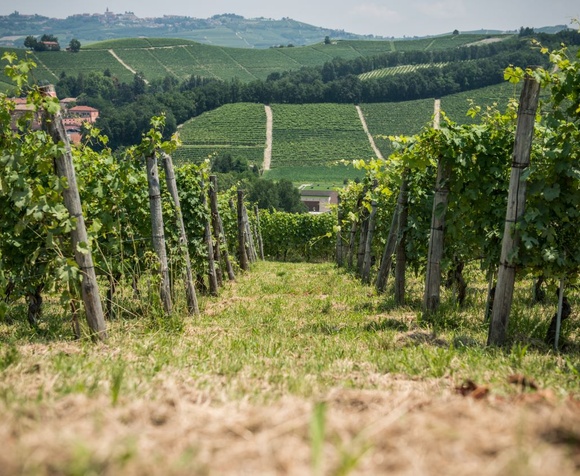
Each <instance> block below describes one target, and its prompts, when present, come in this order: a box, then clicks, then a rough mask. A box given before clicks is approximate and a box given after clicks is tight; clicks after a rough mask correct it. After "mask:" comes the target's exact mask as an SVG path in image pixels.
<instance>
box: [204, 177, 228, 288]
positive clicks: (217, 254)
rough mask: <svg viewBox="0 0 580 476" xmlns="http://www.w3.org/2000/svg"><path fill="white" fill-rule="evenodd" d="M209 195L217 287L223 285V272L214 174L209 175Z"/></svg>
mask: <svg viewBox="0 0 580 476" xmlns="http://www.w3.org/2000/svg"><path fill="white" fill-rule="evenodd" d="M207 194H208V197H209V210H210V214H211V229H212V230H213V239H214V240H215V245H214V247H213V259H214V267H215V277H216V281H217V285H218V287H221V286H223V281H224V279H223V272H222V252H221V239H220V223H219V213H218V203H217V178H216V176H215V175H210V177H209V189H208V191H207Z"/></svg>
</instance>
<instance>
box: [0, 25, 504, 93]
mask: <svg viewBox="0 0 580 476" xmlns="http://www.w3.org/2000/svg"><path fill="white" fill-rule="evenodd" d="M497 38H498V39H505V38H509V36H501V35H500V36H497ZM484 39H488V38H487V35H448V36H442V37H437V38H429V39H417V40H388V41H379V40H373V41H370V40H369V41H354V40H344V41H335V42H332V43H331V44H324V42H322V41H320V42H319V43H317V44H314V45H310V46H302V47H292V48H289V47H285V48H270V49H265V50H257V49H247V48H228V47H220V46H210V45H204V44H201V43H197V42H193V41H188V40H180V39H175V38H133V39H123V40H110V41H104V42H99V43H94V44H92V45H88V46H85V47H83V48H82V49H81V50H80V51H79V52H78V53H70V52H66V51H45V52H34V53H32V57H33V59H34V60H35V61H36V63H37V64H38V69H37V70H36V71H35V73H34V75H35V78H36V79H37V80H44V81H49V82H55V81H57V80H58V78H59V77H61V75H62V74H66V75H67V76H77V75H78V74H79V73H83V74H88V73H90V72H97V73H103V72H104V71H105V70H108V71H110V73H111V75H113V76H115V77H117V78H118V79H119V80H120V81H125V82H131V81H132V79H133V76H134V74H135V72H140V73H142V74H143V75H144V77H145V79H147V80H149V81H151V80H154V79H161V78H164V77H165V76H167V75H169V76H172V77H174V78H176V79H178V80H185V79H187V78H188V77H190V76H191V75H194V76H201V77H207V78H214V79H221V80H231V79H234V78H237V79H239V80H240V81H242V82H249V81H252V80H256V79H262V80H264V79H266V78H267V77H268V76H269V75H270V74H272V73H282V72H284V71H288V70H296V69H299V68H301V67H303V66H319V65H320V66H321V65H323V64H324V63H325V62H327V61H329V60H331V59H333V58H341V59H344V60H351V59H356V58H363V57H369V56H375V55H379V54H382V53H388V52H397V51H400V52H404V51H438V50H447V49H450V48H456V47H458V46H462V45H468V44H472V43H477V42H478V41H481V40H484ZM488 40H489V39H488ZM4 51H13V52H15V53H16V54H17V55H18V56H19V57H23V56H24V55H25V50H22V49H6V48H0V55H1V54H2V53H3V52H4ZM2 77H3V75H2V76H0V80H2V79H1V78H2ZM3 82H4V83H6V80H5V79H4V80H3ZM0 86H2V85H0Z"/></svg>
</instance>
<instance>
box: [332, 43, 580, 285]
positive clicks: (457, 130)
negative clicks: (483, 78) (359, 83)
mask: <svg viewBox="0 0 580 476" xmlns="http://www.w3.org/2000/svg"><path fill="white" fill-rule="evenodd" d="M543 52H544V53H547V49H544V50H543ZM549 58H550V61H551V63H553V65H554V66H557V68H553V71H554V72H553V73H549V72H548V71H547V70H545V69H537V70H535V71H528V74H530V75H533V77H535V78H536V80H537V81H540V82H541V83H542V85H543V86H544V87H545V88H546V93H545V94H544V98H545V99H544V100H543V101H542V103H543V104H542V105H541V107H540V112H539V114H538V116H537V118H536V130H535V140H534V143H533V147H532V156H531V166H530V167H529V168H528V169H527V170H526V172H525V173H524V179H525V180H527V182H528V196H527V204H526V211H525V215H524V217H523V220H522V221H521V222H520V223H518V224H517V225H516V226H517V232H518V235H519V237H520V241H518V248H517V250H516V252H515V253H514V254H513V255H511V256H510V257H509V260H510V261H511V262H513V264H514V265H515V266H517V269H518V271H519V272H520V274H526V273H531V274H532V275H542V276H544V277H549V278H552V279H554V280H555V279H558V278H565V279H566V280H567V281H568V282H570V281H573V282H575V281H576V280H577V277H578V269H579V268H580V248H579V247H578V241H577V240H576V239H575V238H574V236H575V231H574V230H575V229H577V228H578V227H579V226H580V221H579V217H580V215H579V213H578V204H579V203H580V202H579V200H580V192H579V190H580V183H579V180H580V174H579V170H580V169H579V167H580V162H579V157H578V154H577V153H576V148H575V147H574V146H573V144H574V143H575V142H576V141H577V140H578V137H579V136H578V134H579V128H578V126H579V124H578V110H579V109H578V104H579V99H578V98H579V97H580V96H579V91H580V85H579V81H578V68H579V64H580V61H578V58H580V56H578V57H577V58H576V59H573V58H571V56H570V54H569V52H568V51H567V50H566V49H561V50H557V51H554V52H552V53H551V54H550V55H549ZM505 75H506V79H509V80H510V81H511V82H513V83H517V82H518V80H520V79H521V78H522V77H523V75H524V71H523V70H522V69H519V68H510V69H507V70H506V73H505ZM470 114H471V115H472V116H473V118H479V120H478V121H477V122H473V123H469V124H463V125H461V124H457V123H455V122H453V121H451V120H450V119H448V118H445V117H444V121H443V122H442V124H441V127H440V129H437V130H436V129H433V128H432V127H426V128H424V129H423V130H422V131H421V132H420V133H419V134H417V135H416V136H414V137H412V138H408V137H392V138H391V139H392V140H393V142H394V153H393V154H392V155H391V157H390V158H389V160H388V161H372V162H370V163H368V164H363V163H362V162H361V163H360V164H359V165H361V166H362V167H364V168H365V169H366V170H367V177H366V178H365V180H364V181H363V183H362V184H360V185H359V184H352V185H351V186H350V187H348V188H347V189H345V190H344V191H343V192H342V216H343V217H344V221H343V222H342V223H341V224H340V225H341V229H342V230H348V229H350V223H352V222H353V221H358V220H360V219H361V217H363V216H364V215H365V214H367V215H368V210H369V208H370V200H371V199H378V201H379V205H380V206H385V207H387V209H388V211H387V212H386V213H385V214H386V216H387V217H388V216H389V214H390V215H391V216H392V214H393V210H394V208H395V200H394V197H396V195H397V194H396V191H397V190H398V186H399V184H400V182H401V178H402V177H403V176H406V177H408V178H409V222H408V225H407V228H406V229H405V232H406V240H407V241H406V254H407V256H406V258H407V263H408V265H409V266H411V267H412V268H414V269H415V270H416V271H419V270H421V269H424V267H425V265H426V256H427V243H428V237H429V235H430V227H431V226H432V225H431V216H432V207H433V188H434V183H435V172H436V170H435V168H436V167H435V166H436V164H438V163H439V164H442V166H443V169H447V170H449V178H448V179H447V181H446V182H445V187H446V190H448V192H446V193H448V197H449V202H448V205H447V207H446V208H442V209H439V210H436V211H435V213H438V214H445V228H444V232H445V248H444V258H443V262H442V269H443V272H444V273H447V272H450V271H454V270H457V269H458V268H457V266H458V265H460V268H461V269H462V268H463V264H465V263H467V262H469V261H477V262H478V263H479V264H480V266H481V267H482V268H483V269H484V270H490V271H494V270H495V269H496V267H497V265H498V262H499V256H500V251H501V239H502V236H503V233H504V219H505V209H506V200H507V188H508V183H509V172H510V167H511V156H512V153H513V149H514V136H515V122H516V106H515V104H510V105H509V106H508V108H507V109H506V111H505V113H501V112H500V111H498V110H496V109H494V108H487V109H485V108H483V109H482V108H480V107H479V106H475V107H474V108H473V110H472V111H471V112H470ZM373 179H375V180H378V187H377V188H373V187H372V186H371V183H372V180H373ZM383 196H384V197H386V199H385V198H382V197H383ZM389 224H390V220H389V219H386V220H385V219H382V220H377V230H376V231H377V237H378V240H377V242H376V244H375V246H376V250H375V253H377V254H378V253H380V252H381V251H382V247H383V246H384V242H385V237H386V234H387V233H388V228H387V227H388V226H389ZM460 272H461V270H459V273H460Z"/></svg>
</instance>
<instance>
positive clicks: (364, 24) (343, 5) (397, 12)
mask: <svg viewBox="0 0 580 476" xmlns="http://www.w3.org/2000/svg"><path fill="white" fill-rule="evenodd" d="M106 8H109V9H110V10H111V11H113V12H115V13H123V12H125V11H132V12H134V13H135V14H136V15H137V16H138V17H152V16H155V17H160V16H163V15H185V16H190V17H196V18H207V17H210V16H212V15H215V14H219V13H236V14H238V15H243V16H244V17H246V18H256V17H266V18H274V19H280V18H283V17H290V18H292V19H294V20H299V21H302V22H305V23H310V24H313V25H316V26H321V27H326V28H336V29H342V30H346V31H348V32H352V33H359V34H374V35H381V36H396V37H401V36H423V35H432V34H439V33H446V32H450V31H452V30H454V29H458V30H459V31H466V30H477V29H480V28H483V29H499V30H515V29H518V28H519V27H521V26H526V27H528V26H529V27H536V28H538V27H542V26H548V25H550V26H551V25H562V24H570V22H571V21H572V20H573V19H580V1H578V0H358V1H357V0H268V1H264V0H243V1H241V0H205V1H201V0H172V1H168V2H163V1H159V0H114V1H112V0H90V1H88V2H82V1H81V2H79V1H78V0H57V1H53V2H49V1H47V0H18V1H13V0H0V15H8V14H10V13H12V12H14V11H15V10H17V11H19V12H20V13H22V14H30V13H38V14H40V15H44V16H49V17H57V18H65V17H67V16H69V15H72V14H75V13H104V11H105V9H106Z"/></svg>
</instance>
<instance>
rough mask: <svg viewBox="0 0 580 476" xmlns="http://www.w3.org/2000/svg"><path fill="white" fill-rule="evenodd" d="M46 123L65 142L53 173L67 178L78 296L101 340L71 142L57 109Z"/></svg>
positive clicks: (100, 314) (100, 317) (103, 328)
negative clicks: (79, 289)
mask: <svg viewBox="0 0 580 476" xmlns="http://www.w3.org/2000/svg"><path fill="white" fill-rule="evenodd" d="M43 92H44V93H45V94H47V95H53V94H54V87H53V86H47V87H46V88H44V91H43ZM45 125H46V128H47V132H48V133H49V134H50V136H51V137H52V139H53V141H54V142H55V143H59V142H62V144H64V150H63V153H62V154H59V155H58V156H57V157H56V158H55V160H54V162H55V168H56V174H57V175H58V176H59V178H66V181H67V184H68V187H67V188H65V189H64V190H63V192H62V195H63V201H64V205H65V207H66V209H67V211H68V213H69V214H70V216H71V217H74V218H75V220H76V226H75V227H74V229H73V230H71V241H72V246H73V252H74V256H75V261H76V263H77V265H78V267H79V268H80V270H81V273H82V280H81V296H82V299H83V303H84V306H85V313H86V316H87V323H88V325H89V329H90V331H91V336H92V337H93V338H96V339H97V340H101V341H104V340H106V339H107V330H106V326H105V317H104V314H103V306H102V303H101V298H100V296H99V286H98V284H97V275H96V273H95V266H94V263H93V255H92V254H91V251H90V249H87V250H81V249H80V246H85V247H87V248H88V245H89V239H88V236H87V229H86V226H85V219H84V216H83V211H82V206H81V198H80V194H79V189H78V185H77V179H76V174H75V169H74V165H73V158H72V153H71V148H70V142H69V140H68V137H67V135H66V132H65V130H64V126H63V123H62V115H61V113H60V111H59V112H57V113H56V114H53V115H50V116H49V117H47V118H46V121H45Z"/></svg>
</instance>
